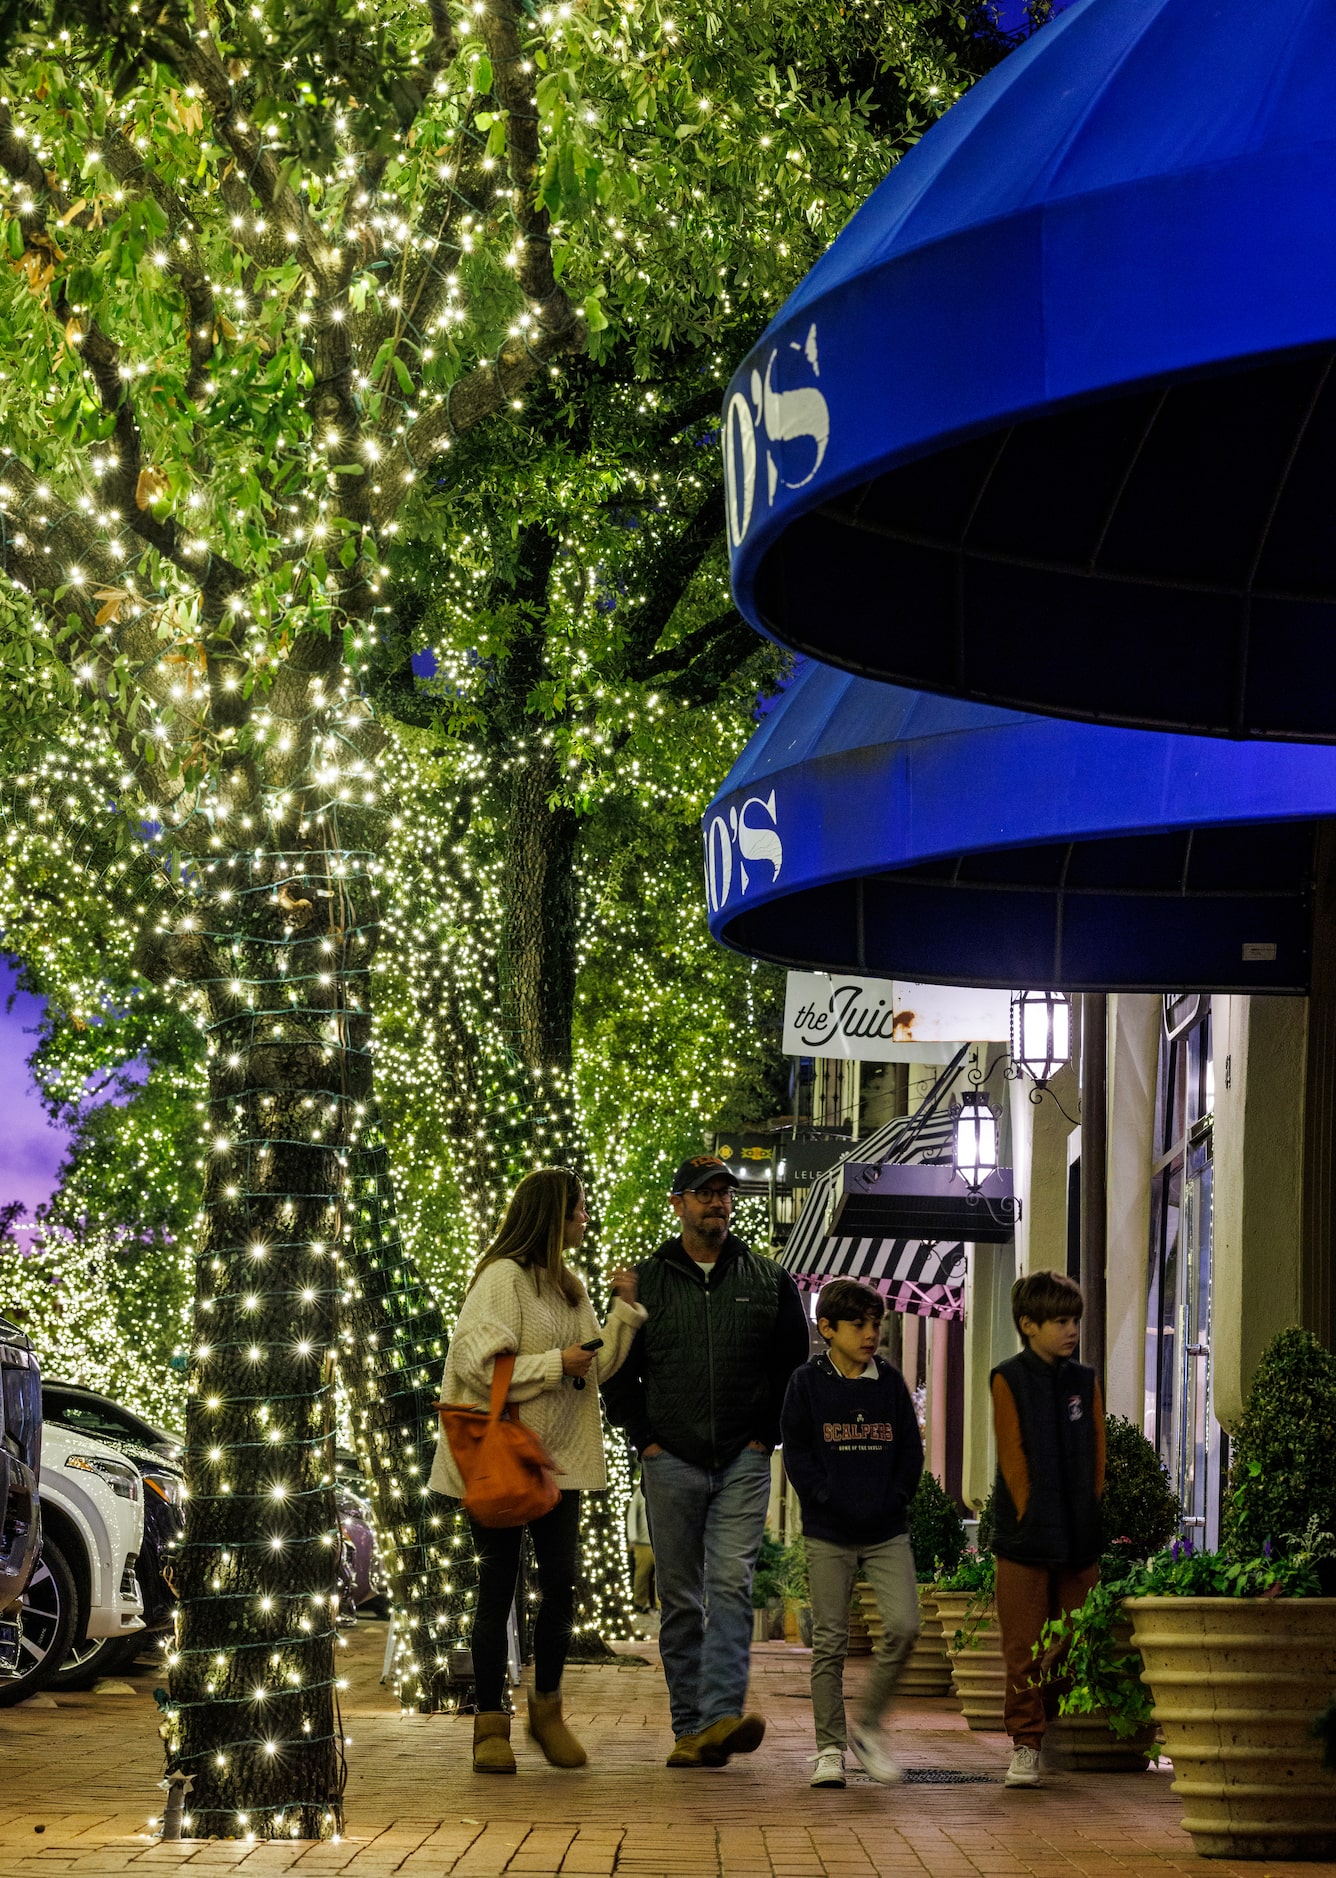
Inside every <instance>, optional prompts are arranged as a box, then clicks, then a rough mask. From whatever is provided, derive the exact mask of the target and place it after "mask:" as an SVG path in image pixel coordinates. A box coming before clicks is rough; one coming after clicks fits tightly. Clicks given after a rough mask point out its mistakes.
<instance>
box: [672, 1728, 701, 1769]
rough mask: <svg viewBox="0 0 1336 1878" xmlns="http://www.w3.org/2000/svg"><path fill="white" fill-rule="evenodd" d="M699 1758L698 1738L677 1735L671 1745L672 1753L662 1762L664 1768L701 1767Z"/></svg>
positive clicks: (696, 1736)
mask: <svg viewBox="0 0 1336 1878" xmlns="http://www.w3.org/2000/svg"><path fill="white" fill-rule="evenodd" d="M704 1765H705V1763H704V1761H703V1760H702V1759H701V1757H700V1736H699V1735H679V1736H678V1737H677V1740H676V1741H675V1742H674V1743H673V1751H672V1753H671V1754H670V1755H669V1756H668V1759H667V1760H666V1761H665V1762H664V1766H665V1767H703V1766H704Z"/></svg>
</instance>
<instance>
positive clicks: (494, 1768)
mask: <svg viewBox="0 0 1336 1878" xmlns="http://www.w3.org/2000/svg"><path fill="white" fill-rule="evenodd" d="M473 1771H474V1773H475V1774H513V1773H514V1771H515V1755H514V1751H513V1749H512V1748H511V1745H510V1717H509V1715H507V1714H506V1713H505V1712H504V1710H502V1709H483V1710H481V1711H480V1712H479V1713H478V1714H477V1715H475V1716H474V1717H473Z"/></svg>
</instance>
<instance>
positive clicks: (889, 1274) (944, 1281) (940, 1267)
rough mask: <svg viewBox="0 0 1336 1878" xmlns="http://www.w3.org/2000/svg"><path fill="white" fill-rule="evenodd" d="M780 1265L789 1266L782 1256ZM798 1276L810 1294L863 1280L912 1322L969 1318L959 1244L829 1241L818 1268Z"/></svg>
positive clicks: (869, 1240) (822, 1251)
mask: <svg viewBox="0 0 1336 1878" xmlns="http://www.w3.org/2000/svg"><path fill="white" fill-rule="evenodd" d="M785 1250H786V1251H787V1248H785ZM780 1262H781V1263H782V1264H787V1259H786V1258H785V1257H784V1255H783V1254H781V1258H780ZM790 1269H792V1268H790ZM793 1275H794V1277H795V1278H796V1279H797V1281H798V1283H799V1284H800V1285H801V1286H802V1287H803V1288H804V1289H805V1290H809V1291H819V1290H820V1288H821V1286H822V1285H824V1284H825V1283H826V1282H827V1280H828V1279H831V1278H858V1279H860V1280H861V1281H862V1282H863V1283H864V1284H865V1285H871V1286H873V1287H874V1289H875V1290H877V1291H880V1292H881V1293H882V1295H883V1296H884V1297H885V1299H886V1303H887V1308H888V1309H889V1310H892V1311H899V1312H901V1313H903V1314H904V1315H905V1316H907V1317H963V1316H964V1314H965V1275H966V1264H965V1247H964V1245H963V1243H961V1242H959V1241H957V1242H956V1243H955V1244H954V1245H946V1244H940V1243H938V1244H934V1243H933V1242H932V1241H930V1240H926V1239H839V1238H830V1239H827V1240H825V1241H824V1243H823V1245H822V1247H821V1250H820V1253H819V1255H818V1263H817V1266H816V1268H815V1269H812V1270H809V1271H805V1272H797V1271H795V1272H794V1274H793Z"/></svg>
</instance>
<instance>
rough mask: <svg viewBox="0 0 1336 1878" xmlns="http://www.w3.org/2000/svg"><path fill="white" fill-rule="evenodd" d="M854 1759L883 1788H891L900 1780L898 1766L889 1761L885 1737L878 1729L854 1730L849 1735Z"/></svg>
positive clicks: (889, 1756)
mask: <svg viewBox="0 0 1336 1878" xmlns="http://www.w3.org/2000/svg"><path fill="white" fill-rule="evenodd" d="M849 1746H850V1747H851V1748H852V1750H853V1756H854V1759H855V1760H856V1761H857V1762H858V1765H859V1766H860V1767H861V1768H862V1770H863V1772H864V1773H865V1774H867V1775H868V1776H869V1778H870V1779H872V1780H879V1781H880V1782H881V1784H882V1786H883V1787H893V1786H894V1785H895V1784H896V1782H897V1781H898V1780H900V1779H901V1778H902V1775H901V1772H900V1769H899V1766H898V1765H897V1763H896V1762H895V1761H893V1760H892V1759H891V1755H890V1750H889V1749H888V1748H887V1746H886V1737H885V1735H884V1734H883V1733H882V1732H881V1730H880V1728H854V1729H852V1730H851V1731H850V1734H849Z"/></svg>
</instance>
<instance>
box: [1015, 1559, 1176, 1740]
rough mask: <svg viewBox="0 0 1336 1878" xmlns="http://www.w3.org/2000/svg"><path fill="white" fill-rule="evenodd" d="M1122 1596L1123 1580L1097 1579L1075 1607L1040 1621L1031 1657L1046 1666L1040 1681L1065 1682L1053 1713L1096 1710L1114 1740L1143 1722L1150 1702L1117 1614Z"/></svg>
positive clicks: (1138, 1659)
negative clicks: (1042, 1627)
mask: <svg viewBox="0 0 1336 1878" xmlns="http://www.w3.org/2000/svg"><path fill="white" fill-rule="evenodd" d="M1127 1595H1128V1593H1127V1584H1126V1582H1125V1581H1123V1582H1121V1583H1120V1582H1116V1581H1115V1582H1114V1583H1112V1584H1106V1583H1104V1581H1103V1580H1101V1581H1100V1583H1099V1584H1097V1585H1095V1586H1094V1588H1093V1589H1092V1590H1091V1591H1089V1592H1088V1593H1087V1594H1086V1599H1085V1602H1084V1604H1082V1605H1081V1607H1080V1609H1079V1610H1075V1611H1069V1612H1068V1613H1067V1615H1066V1616H1065V1617H1055V1618H1052V1619H1051V1620H1050V1621H1049V1622H1048V1623H1047V1624H1045V1626H1044V1629H1043V1631H1042V1633H1041V1635H1040V1638H1039V1641H1038V1643H1037V1644H1036V1645H1035V1651H1034V1653H1035V1659H1036V1661H1038V1662H1041V1663H1046V1664H1048V1665H1049V1667H1048V1668H1047V1670H1046V1672H1045V1675H1044V1677H1043V1680H1044V1681H1046V1682H1054V1681H1059V1682H1063V1683H1065V1684H1066V1685H1067V1687H1066V1688H1065V1689H1064V1690H1063V1693H1062V1696H1061V1699H1060V1701H1059V1704H1058V1711H1059V1713H1060V1714H1062V1715H1102V1716H1103V1717H1104V1720H1105V1721H1106V1722H1107V1723H1108V1725H1109V1727H1110V1728H1111V1729H1112V1731H1113V1733H1114V1734H1115V1735H1117V1736H1118V1738H1119V1740H1120V1741H1130V1740H1131V1739H1132V1737H1133V1735H1135V1734H1138V1733H1139V1732H1140V1731H1141V1729H1143V1728H1144V1727H1146V1726H1147V1724H1148V1723H1149V1722H1150V1721H1151V1720H1152V1719H1153V1706H1154V1705H1153V1703H1152V1701H1151V1693H1150V1690H1149V1689H1148V1688H1147V1687H1146V1685H1145V1683H1144V1682H1142V1680H1141V1671H1142V1667H1143V1666H1142V1661H1141V1653H1140V1651H1139V1650H1135V1649H1133V1647H1132V1643H1131V1640H1130V1638H1129V1637H1128V1635H1127V1623H1126V1620H1125V1619H1124V1618H1123V1615H1122V1601H1123V1599H1124V1598H1125V1597H1126V1596H1127Z"/></svg>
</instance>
